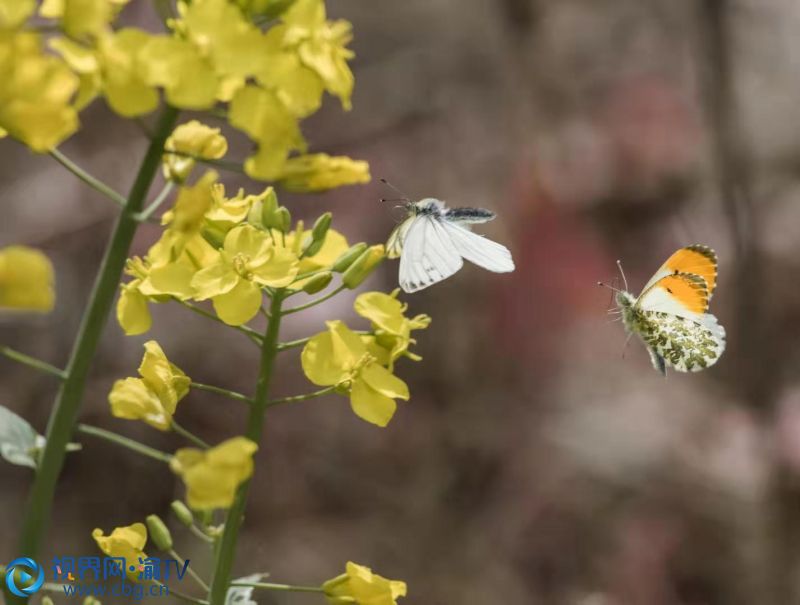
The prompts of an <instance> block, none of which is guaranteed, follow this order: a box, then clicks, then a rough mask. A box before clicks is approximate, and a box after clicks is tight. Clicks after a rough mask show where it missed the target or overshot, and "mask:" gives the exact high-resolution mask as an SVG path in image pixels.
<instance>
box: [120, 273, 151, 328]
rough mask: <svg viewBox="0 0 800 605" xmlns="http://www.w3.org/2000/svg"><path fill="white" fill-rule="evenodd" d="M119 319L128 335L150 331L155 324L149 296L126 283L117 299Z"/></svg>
mask: <svg viewBox="0 0 800 605" xmlns="http://www.w3.org/2000/svg"><path fill="white" fill-rule="evenodd" d="M117 321H118V322H119V325H120V326H121V327H122V329H123V330H124V331H125V334H126V335H127V336H136V335H138V334H144V333H145V332H147V331H149V330H150V328H151V326H152V325H153V319H152V317H151V316H150V309H149V308H148V306H147V298H146V297H145V296H144V295H143V294H142V293H141V292H139V289H138V288H136V287H130V285H126V286H123V287H122V292H121V293H120V295H119V300H118V301H117Z"/></svg>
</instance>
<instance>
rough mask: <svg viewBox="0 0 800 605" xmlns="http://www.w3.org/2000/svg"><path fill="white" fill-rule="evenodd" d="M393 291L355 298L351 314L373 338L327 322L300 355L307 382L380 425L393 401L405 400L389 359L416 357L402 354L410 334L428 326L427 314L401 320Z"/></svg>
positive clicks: (404, 388) (390, 413) (402, 308)
mask: <svg viewBox="0 0 800 605" xmlns="http://www.w3.org/2000/svg"><path fill="white" fill-rule="evenodd" d="M398 292H399V291H398V290H395V291H394V292H393V293H392V294H391V295H390V294H384V293H382V292H365V293H364V294H361V295H360V296H359V297H358V298H357V299H356V302H355V309H356V312H357V313H359V314H360V315H362V316H363V317H366V318H367V319H369V320H370V321H371V322H372V327H373V330H374V333H373V334H369V335H359V334H357V333H355V332H353V331H352V330H350V328H348V327H347V326H346V325H345V324H344V322H342V321H339V320H336V321H329V322H327V326H328V331H327V332H321V333H320V334H317V335H316V336H313V337H312V338H311V339H310V340H309V342H308V343H307V344H306V346H305V348H304V349H303V353H302V355H301V361H302V365H303V371H304V372H305V375H306V377H307V378H308V379H309V380H310V381H311V382H313V383H314V384H316V385H320V386H333V387H335V388H336V391H337V392H339V393H342V394H347V395H349V397H350V405H351V407H352V408H353V411H354V412H355V414H356V415H357V416H358V417H359V418H361V419H362V420H366V421H367V422H370V423H372V424H375V425H377V426H380V427H385V426H386V425H387V424H388V423H389V421H390V420H391V419H392V416H394V413H395V411H396V409H397V404H396V403H395V399H403V400H406V401H407V400H408V399H409V392H408V387H407V386H406V383H405V382H403V381H402V380H400V379H399V378H397V377H396V376H395V375H394V374H393V367H394V365H393V364H394V360H395V359H397V358H398V357H399V356H401V355H405V356H408V357H410V358H411V359H415V360H418V359H420V358H419V357H418V356H415V355H413V354H411V353H409V352H408V347H409V345H410V344H412V343H414V342H415V341H414V340H413V339H412V338H411V331H412V330H419V329H423V328H426V327H428V325H429V324H430V318H429V317H428V316H427V315H418V316H416V317H414V318H413V319H409V318H407V317H406V316H405V315H404V312H405V310H406V305H403V304H402V303H400V302H399V301H398V300H397V294H398Z"/></svg>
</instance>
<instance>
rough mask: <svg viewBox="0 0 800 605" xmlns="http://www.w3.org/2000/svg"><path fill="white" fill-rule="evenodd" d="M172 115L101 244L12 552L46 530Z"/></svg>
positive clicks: (37, 542) (33, 552)
mask: <svg viewBox="0 0 800 605" xmlns="http://www.w3.org/2000/svg"><path fill="white" fill-rule="evenodd" d="M177 117H178V110H177V109H174V108H172V107H166V108H165V109H164V111H163V112H162V113H161V115H160V116H159V119H158V124H157V126H156V132H155V136H154V138H153V140H152V142H151V143H150V145H149V147H148V149H147V153H146V154H145V156H144V159H143V160H142V164H141V166H140V167H139V172H138V174H137V175H136V179H135V181H134V183H133V187H132V188H131V191H130V194H129V195H128V199H127V201H126V202H125V207H124V209H123V211H122V213H121V214H120V217H119V219H118V220H117V224H116V227H115V228H114V232H113V234H112V236H111V240H110V242H109V243H108V246H107V248H106V253H105V256H104V258H103V261H102V264H101V265H100V269H99V272H98V275H97V280H96V282H95V285H94V288H93V290H92V293H91V295H90V297H89V301H88V305H87V307H86V311H85V312H84V315H83V319H82V321H81V326H80V329H79V331H78V335H77V337H76V340H75V344H74V346H73V349H72V353H71V355H70V359H69V363H68V364H67V368H66V374H67V377H66V379H65V380H64V381H63V382H62V383H61V389H60V390H59V393H58V395H57V397H56V400H55V403H54V406H53V409H52V412H51V414H50V420H49V422H48V426H47V435H46V438H47V443H46V445H45V448H44V451H43V452H42V457H41V462H40V465H39V468H38V470H37V472H36V477H35V479H34V482H33V487H32V489H31V492H30V496H29V500H28V505H27V507H26V508H25V514H24V517H23V520H22V531H21V535H20V541H19V547H18V550H17V551H16V552H20V553H25V555H26V556H29V557H33V558H34V559H35V558H36V557H37V556H38V554H39V550H40V548H41V546H42V542H43V541H44V538H45V535H46V532H47V526H48V522H49V520H50V517H51V514H50V513H51V510H52V506H53V499H54V496H55V488H56V482H57V481H58V476H59V474H60V472H61V468H62V466H63V464H64V456H65V453H66V448H67V443H69V440H70V437H71V436H72V433H73V430H74V429H75V422H76V419H77V416H78V411H79V410H80V405H81V402H82V400H83V392H84V388H85V385H86V378H87V376H88V374H89V369H90V368H91V365H92V360H93V359H94V356H95V353H96V351H97V345H98V343H99V341H100V336H101V335H102V333H103V327H104V326H105V323H106V320H107V319H108V315H109V312H110V311H111V307H112V305H113V304H114V297H115V295H116V292H117V287H118V285H119V280H120V277H121V276H122V270H123V269H124V267H125V261H126V259H127V256H128V249H129V248H130V245H131V241H132V240H133V236H134V234H135V233H136V228H137V226H138V223H137V222H136V220H135V218H134V215H135V214H136V213H137V212H139V211H140V210H141V208H142V204H143V203H144V200H145V198H146V197H147V192H148V191H149V189H150V185H151V183H152V182H153V178H154V177H155V175H156V172H157V170H158V166H159V163H160V162H161V152H162V149H163V146H164V141H165V140H166V138H167V136H168V135H169V133H170V131H171V130H172V127H173V126H174V124H175V121H176V119H177ZM6 596H7V601H8V602H9V603H16V602H22V601H24V600H25V599H19V598H11V597H10V596H9V595H8V594H7V595H6Z"/></svg>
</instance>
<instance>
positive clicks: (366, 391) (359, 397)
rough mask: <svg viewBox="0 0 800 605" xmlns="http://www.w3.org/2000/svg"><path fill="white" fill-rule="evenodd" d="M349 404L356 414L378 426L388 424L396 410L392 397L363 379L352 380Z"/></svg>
mask: <svg viewBox="0 0 800 605" xmlns="http://www.w3.org/2000/svg"><path fill="white" fill-rule="evenodd" d="M376 367H380V366H376ZM350 405H351V407H352V408H353V411H354V412H355V414H356V416H358V417H359V418H361V419H362V420H366V421H367V422H370V423H372V424H375V425H377V426H380V427H385V426H386V425H387V424H389V421H390V420H391V419H392V416H394V413H395V410H397V404H396V403H395V402H394V399H392V398H390V397H387V396H385V395H382V394H380V393H379V392H377V391H375V390H373V389H372V388H371V387H370V386H369V385H367V383H366V382H364V381H363V380H355V381H354V382H353V386H352V388H351V389H350Z"/></svg>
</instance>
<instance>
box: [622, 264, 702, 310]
mask: <svg viewBox="0 0 800 605" xmlns="http://www.w3.org/2000/svg"><path fill="white" fill-rule="evenodd" d="M651 281H652V280H651ZM710 298H711V295H710V294H709V292H708V286H707V282H706V280H705V279H704V278H702V277H701V276H699V275H695V274H693V273H670V274H668V275H665V276H664V277H662V278H660V279H658V280H656V281H654V282H653V283H652V284H650V285H649V286H647V287H645V289H644V290H643V291H642V293H641V294H640V295H639V298H638V299H636V306H638V307H640V308H642V309H645V310H648V311H661V312H664V313H671V314H673V315H678V316H680V317H689V318H696V317H698V316H701V315H703V314H704V313H705V312H706V311H708V301H709V299H710Z"/></svg>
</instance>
